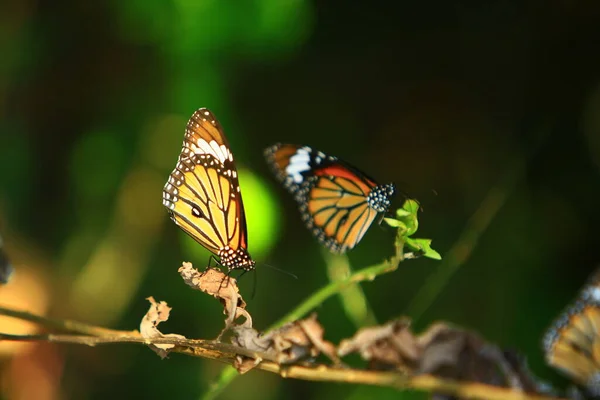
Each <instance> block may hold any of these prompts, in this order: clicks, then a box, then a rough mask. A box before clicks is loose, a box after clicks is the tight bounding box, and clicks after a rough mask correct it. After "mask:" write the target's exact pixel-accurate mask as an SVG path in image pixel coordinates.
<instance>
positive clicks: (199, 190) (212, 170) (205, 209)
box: [163, 108, 255, 271]
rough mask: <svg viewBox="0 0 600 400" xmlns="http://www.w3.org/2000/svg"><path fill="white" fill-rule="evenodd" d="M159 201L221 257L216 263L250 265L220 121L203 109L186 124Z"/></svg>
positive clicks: (243, 220) (236, 187)
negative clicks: (177, 154)
mask: <svg viewBox="0 0 600 400" xmlns="http://www.w3.org/2000/svg"><path fill="white" fill-rule="evenodd" d="M163 205H164V206H165V207H167V209H168V210H169V213H170V215H171V219H172V220H173V221H174V222H175V223H176V224H177V225H178V226H179V227H181V228H182V229H183V230H184V231H185V232H186V233H187V234H188V235H190V236H191V237H192V238H194V240H196V241H197V242H199V243H200V244H202V245H203V246H204V247H206V248H207V249H208V250H209V251H211V252H212V253H213V254H215V255H217V256H218V257H219V258H220V263H221V265H223V266H224V267H227V268H228V269H229V270H233V269H243V270H246V271H250V270H253V269H254V264H255V262H254V260H252V258H251V257H250V254H249V253H248V239H247V232H246V217H245V214H244V205H243V202H242V195H241V192H240V186H239V182H238V177H237V171H236V169H235V164H234V161H233V154H232V153H231V151H230V149H229V144H228V143H227V139H226V138H225V136H224V134H223V129H222V127H221V125H220V124H219V122H218V121H217V119H216V118H215V116H214V115H213V114H212V113H211V112H210V111H209V110H207V109H205V108H201V109H199V110H198V111H196V112H195V113H194V114H193V115H192V117H191V118H190V120H189V122H188V124H187V128H186V132H185V137H184V141H183V147H182V150H181V154H180V155H179V159H178V161H177V165H176V167H175V169H174V170H173V172H172V173H171V175H170V176H169V180H168V181H167V183H166V184H165V187H164V189H163Z"/></svg>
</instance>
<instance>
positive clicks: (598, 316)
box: [543, 270, 600, 396]
mask: <svg viewBox="0 0 600 400" xmlns="http://www.w3.org/2000/svg"><path fill="white" fill-rule="evenodd" d="M543 347H544V352H545V354H546V362H547V363H548V364H549V365H551V366H553V367H554V368H557V369H558V370H560V371H562V372H563V373H565V374H566V375H568V376H569V377H571V379H573V380H574V381H575V382H577V383H578V384H580V385H582V386H584V387H585V388H586V389H587V390H588V391H589V393H590V394H591V395H592V396H600V270H598V271H596V273H595V274H594V275H593V276H592V278H591V279H590V282H589V283H588V284H586V285H585V286H584V288H583V290H582V291H581V292H580V294H579V296H578V297H577V299H576V300H575V302H574V304H572V305H571V306H570V307H569V308H568V309H567V310H566V311H565V312H564V313H563V314H562V315H561V316H560V317H559V318H558V319H557V320H556V321H554V323H553V324H552V326H551V327H550V329H548V331H547V332H546V334H545V335H544V340H543Z"/></svg>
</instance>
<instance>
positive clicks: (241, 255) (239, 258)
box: [218, 246, 256, 271]
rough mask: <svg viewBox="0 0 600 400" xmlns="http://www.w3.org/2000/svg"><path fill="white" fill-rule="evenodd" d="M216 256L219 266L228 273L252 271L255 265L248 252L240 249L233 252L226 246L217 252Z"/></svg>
mask: <svg viewBox="0 0 600 400" xmlns="http://www.w3.org/2000/svg"><path fill="white" fill-rule="evenodd" d="M218 256H219V258H220V259H221V265H223V266H224V267H227V268H228V269H229V270H230V271H231V270H233V269H243V270H245V271H252V270H253V269H254V265H255V264H256V261H254V260H253V259H252V258H251V257H250V254H249V253H248V250H246V249H245V248H242V247H240V248H238V249H236V250H234V249H232V248H231V247H229V246H226V247H224V248H222V249H221V250H219V253H218Z"/></svg>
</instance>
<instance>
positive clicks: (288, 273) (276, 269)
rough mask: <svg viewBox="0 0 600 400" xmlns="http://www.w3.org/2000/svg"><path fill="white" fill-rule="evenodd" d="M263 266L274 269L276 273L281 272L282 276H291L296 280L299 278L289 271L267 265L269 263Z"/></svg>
mask: <svg viewBox="0 0 600 400" xmlns="http://www.w3.org/2000/svg"><path fill="white" fill-rule="evenodd" d="M263 265H264V266H266V267H269V268H271V269H274V270H275V271H278V272H281V273H282V274H286V275H289V276H291V277H292V278H294V279H298V276H297V275H294V274H292V273H291V272H289V271H286V270H284V269H280V268H277V267H274V266H272V265H270V264H267V263H263Z"/></svg>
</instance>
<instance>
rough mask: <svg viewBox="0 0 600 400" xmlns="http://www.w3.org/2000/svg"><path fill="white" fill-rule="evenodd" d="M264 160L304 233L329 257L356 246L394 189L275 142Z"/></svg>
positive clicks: (329, 160) (339, 162)
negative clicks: (296, 209)
mask: <svg viewBox="0 0 600 400" xmlns="http://www.w3.org/2000/svg"><path fill="white" fill-rule="evenodd" d="M265 158H266V159H267V163H268V164H269V165H270V167H271V169H272V170H273V172H274V173H275V175H276V176H277V178H278V179H279V180H280V181H281V182H283V185H284V186H285V187H286V188H287V189H288V191H289V192H290V193H292V194H293V195H294V198H295V199H296V201H297V202H298V205H299V208H300V212H301V214H302V219H303V220H304V222H305V224H306V226H307V227H308V229H309V230H311V231H312V233H313V234H314V235H315V236H316V237H317V239H318V240H319V242H321V244H323V245H324V246H325V247H327V248H328V249H329V250H331V251H332V252H334V253H344V252H345V251H346V250H348V249H352V248H353V247H354V246H356V245H357V244H358V242H360V240H361V239H362V237H363V236H364V234H365V232H366V231H367V229H368V228H369V226H370V225H371V224H372V223H373V220H374V219H375V217H376V216H377V214H378V213H384V212H386V211H387V209H388V208H389V206H390V203H391V198H392V196H393V194H394V192H395V190H396V188H395V186H394V184H392V183H389V184H385V185H378V184H377V183H376V182H375V181H374V180H373V179H371V178H369V177H367V176H366V175H365V174H364V173H363V172H361V171H359V170H358V169H357V168H355V167H353V166H351V165H350V164H348V163H346V162H343V161H342V160H339V159H338V158H336V157H333V156H329V155H326V154H324V153H322V152H320V151H316V150H313V149H312V148H310V147H309V146H300V145H295V144H280V143H278V144H276V145H274V146H271V147H269V148H267V149H266V150H265Z"/></svg>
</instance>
